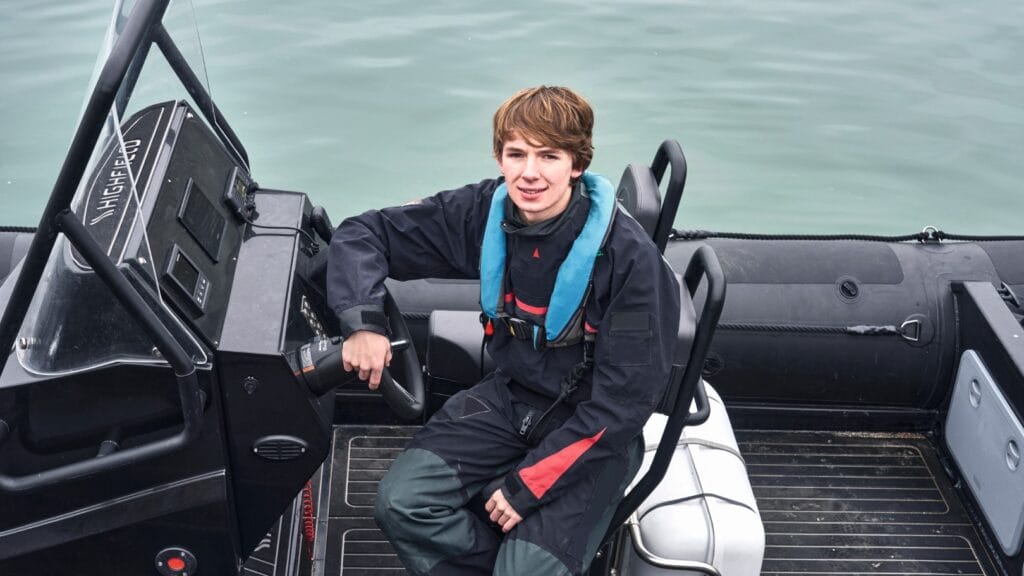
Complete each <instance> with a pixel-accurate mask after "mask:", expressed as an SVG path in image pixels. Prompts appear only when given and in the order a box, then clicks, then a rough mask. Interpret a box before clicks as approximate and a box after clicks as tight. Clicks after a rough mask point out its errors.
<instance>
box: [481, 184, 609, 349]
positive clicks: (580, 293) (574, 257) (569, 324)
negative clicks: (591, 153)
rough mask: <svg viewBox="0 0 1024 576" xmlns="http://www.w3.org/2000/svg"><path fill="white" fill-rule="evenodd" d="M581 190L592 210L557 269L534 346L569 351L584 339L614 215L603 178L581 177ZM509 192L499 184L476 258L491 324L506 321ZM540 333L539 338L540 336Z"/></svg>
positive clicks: (482, 292) (485, 312)
mask: <svg viewBox="0 0 1024 576" xmlns="http://www.w3.org/2000/svg"><path fill="white" fill-rule="evenodd" d="M582 180H583V185H584V187H585V188H586V190H587V194H588V196H589V197H590V211H589V213H588V214H587V220H586V222H585V223H584V225H583V230H581V231H580V233H579V235H578V236H577V237H576V240H575V241H574V242H573V244H572V247H571V248H570V249H569V254H568V255H567V256H566V258H565V260H564V261H563V262H562V265H561V266H560V267H559V269H558V276H557V277H556V278H555V286H554V289H553V290H552V291H551V300H550V301H549V303H548V310H547V313H546V314H545V317H544V326H543V328H542V327H540V326H537V325H533V334H532V337H533V341H534V346H535V347H537V346H538V345H539V344H541V342H540V340H542V339H543V341H544V342H543V344H544V345H546V346H549V347H557V346H569V345H571V344H575V343H577V342H579V341H580V340H581V339H582V338H583V336H584V325H583V324H584V321H583V316H584V309H585V308H586V301H587V296H588V295H589V294H590V286H591V278H592V277H593V273H594V261H595V260H596V258H597V254H598V252H599V251H600V250H601V247H602V246H604V243H605V240H607V238H608V233H609V231H611V225H612V220H613V216H614V214H615V211H616V202H615V189H614V188H612V185H611V182H609V181H608V179H606V178H605V177H604V176H601V175H599V174H595V173H593V172H584V173H583V176H582ZM507 198H508V187H507V186H506V185H505V183H502V184H501V185H500V186H498V188H497V189H496V190H495V191H494V196H493V198H492V199H491V209H490V213H489V214H488V216H487V226H486V228H485V229H484V240H483V246H482V248H481V253H480V307H481V308H482V309H483V312H484V314H485V315H486V316H487V317H488V318H491V319H499V318H507V317H508V314H506V313H505V311H504V307H503V303H504V300H505V293H504V292H505V274H506V270H507V267H506V262H505V258H506V245H505V232H504V231H503V230H502V229H501V222H502V219H503V218H504V214H505V201H506V199H507ZM541 333H543V337H542V336H541Z"/></svg>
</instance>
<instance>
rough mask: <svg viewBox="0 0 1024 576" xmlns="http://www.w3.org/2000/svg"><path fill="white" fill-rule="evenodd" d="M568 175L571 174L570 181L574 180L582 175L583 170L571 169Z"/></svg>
mask: <svg viewBox="0 0 1024 576" xmlns="http://www.w3.org/2000/svg"><path fill="white" fill-rule="evenodd" d="M570 174H572V179H573V180H575V179H577V178H579V177H580V176H582V175H583V170H577V169H576V168H573V169H572V172H571V173H570Z"/></svg>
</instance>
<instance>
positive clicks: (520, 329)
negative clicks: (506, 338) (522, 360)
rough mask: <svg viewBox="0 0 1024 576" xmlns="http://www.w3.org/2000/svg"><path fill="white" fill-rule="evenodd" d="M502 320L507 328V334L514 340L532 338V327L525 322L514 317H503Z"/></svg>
mask: <svg viewBox="0 0 1024 576" xmlns="http://www.w3.org/2000/svg"><path fill="white" fill-rule="evenodd" d="M502 320H503V321H504V322H505V326H506V327H507V328H508V333H509V334H511V335H512V337H513V338H515V339H516V340H529V339H531V338H533V328H532V326H533V325H532V324H531V323H529V322H527V321H526V320H522V319H520V318H516V317H514V316H505V317H504V318H502Z"/></svg>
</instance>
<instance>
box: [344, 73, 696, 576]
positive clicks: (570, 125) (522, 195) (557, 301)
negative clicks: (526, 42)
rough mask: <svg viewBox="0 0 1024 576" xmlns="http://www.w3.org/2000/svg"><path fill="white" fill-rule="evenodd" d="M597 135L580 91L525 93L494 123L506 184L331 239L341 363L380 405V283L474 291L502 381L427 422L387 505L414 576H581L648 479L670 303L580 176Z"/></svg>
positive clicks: (383, 513)
mask: <svg viewBox="0 0 1024 576" xmlns="http://www.w3.org/2000/svg"><path fill="white" fill-rule="evenodd" d="M592 129H593V111H592V110H591V108H590V106H589V104H587V102H586V101H585V100H584V99H583V98H581V97H580V96H579V95H577V94H576V93H574V92H573V91H571V90H568V89H566V88H558V87H545V86H541V87H537V88H531V89H527V90H523V91H520V92H519V93H517V94H515V95H514V96H512V97H511V98H510V99H509V100H508V101H506V102H505V103H504V104H502V105H501V107H500V108H499V109H498V111H497V112H496V113H495V116H494V154H495V157H496V159H497V161H498V167H499V169H500V170H501V173H502V178H499V179H496V180H484V181H482V182H480V183H477V184H471V185H467V186H464V187H462V188H459V189H456V190H450V191H446V192H441V193H439V194H437V195H435V196H432V197H430V198H426V199H423V200H422V201H420V202H418V203H414V204H412V205H407V206H402V207H396V208H386V209H383V210H380V211H370V212H367V213H365V214H362V215H361V216H357V217H355V218H350V219H348V220H346V221H345V222H343V223H342V225H341V226H340V227H339V228H338V230H337V232H336V233H335V234H334V237H333V239H332V241H331V253H330V259H331V263H330V268H329V271H328V299H329V304H330V306H331V308H332V309H333V310H334V311H335V313H337V314H338V317H339V318H340V320H341V323H342V326H343V336H345V338H346V339H345V343H344V346H343V349H342V359H343V362H344V365H345V369H346V370H356V371H358V373H359V377H360V378H362V379H364V380H368V382H369V386H370V388H372V389H375V388H376V387H377V386H378V385H379V383H380V377H381V371H382V370H383V368H384V366H386V365H387V364H388V362H390V359H391V352H390V350H389V344H388V339H387V337H386V336H385V334H386V319H385V318H384V313H383V305H382V301H383V294H384V287H383V283H384V279H385V278H386V277H388V276H390V277H393V278H397V279H400V280H404V279H412V278H424V277H439V278H479V279H480V284H481V307H482V309H483V311H484V316H482V317H484V318H486V319H487V322H486V325H485V332H486V333H488V334H490V336H489V338H490V340H489V342H488V351H489V353H490V355H491V357H492V358H493V359H494V361H495V364H496V366H497V369H496V370H495V371H494V372H493V373H491V374H489V375H487V376H486V377H484V379H483V380H482V381H481V382H480V383H478V384H476V385H475V386H473V387H472V388H470V389H468V390H464V391H462V392H460V393H458V394H456V395H455V396H453V397H452V398H451V399H450V400H449V401H448V402H447V403H446V404H445V405H444V407H443V408H442V409H441V410H440V411H439V412H438V413H437V414H435V415H434V416H433V418H431V420H430V421H429V422H428V423H427V424H426V426H424V427H423V428H422V429H421V430H420V431H419V432H418V433H417V434H416V436H415V438H414V439H413V440H412V442H411V443H410V445H409V447H408V448H407V449H406V450H405V451H404V452H403V453H402V454H401V455H400V456H399V457H398V458H397V459H396V460H395V462H394V464H393V465H392V467H391V469H390V471H389V472H388V473H387V475H386V476H385V477H384V479H383V480H382V481H381V483H380V488H379V491H378V493H377V500H376V509H375V516H376V519H377V523H378V525H379V526H380V528H381V529H382V530H383V531H384V532H385V534H386V535H387V536H388V538H389V539H390V541H391V543H392V544H393V545H394V547H395V549H396V551H397V552H398V555H399V557H400V558H401V560H402V562H403V564H404V565H405V566H406V568H408V569H409V570H410V571H411V572H412V573H414V574H432V575H445V576H451V575H461V574H467V575H469V574H472V575H483V574H492V573H493V574H496V575H502V576H511V575H539V574H543V575H569V574H581V573H583V572H585V571H586V569H587V567H588V566H589V564H590V562H591V560H592V559H593V557H594V554H595V553H596V552H597V547H598V545H599V544H600V538H601V536H602V535H603V534H604V532H605V530H606V529H607V527H608V523H609V522H610V519H611V518H610V517H611V514H612V513H613V512H614V510H615V507H616V505H617V504H618V502H619V501H620V499H621V497H622V494H623V491H624V490H625V488H626V486H627V485H628V483H629V481H630V480H631V479H632V477H633V475H634V474H635V473H636V470H637V469H638V467H639V462H640V458H641V456H642V440H641V438H640V434H641V431H642V428H643V425H644V423H645V422H646V421H647V418H648V417H649V416H650V414H651V413H652V412H653V410H654V407H655V405H656V404H657V402H658V400H659V399H660V398H661V396H662V394H663V392H664V389H665V385H666V383H667V380H668V374H669V370H670V365H671V351H672V349H673V347H674V345H675V337H676V322H677V319H678V318H679V289H678V285H677V283H676V280H675V276H674V275H673V273H672V271H671V269H670V268H669V267H668V265H667V264H666V263H665V262H664V260H663V259H662V258H661V255H660V254H659V253H658V251H657V249H656V248H655V246H654V244H653V243H652V242H651V240H650V239H649V238H648V236H647V234H646V233H645V232H644V230H643V229H642V228H641V226H640V225H639V224H638V223H637V222H636V221H634V220H633V219H632V218H630V217H629V216H628V215H627V214H625V213H624V212H620V211H618V210H617V209H616V206H615V201H614V189H613V188H612V186H611V184H610V183H608V181H607V180H605V179H604V178H602V177H600V176H597V175H594V174H591V173H589V172H585V170H586V168H587V167H588V166H589V164H590V160H591V157H592V154H593V147H592V145H591V138H592V136H591V133H592ZM476 498H479V499H480V500H483V501H484V502H485V504H484V509H483V510H478V509H475V508H474V506H472V505H471V504H470V503H471V501H474V499H476Z"/></svg>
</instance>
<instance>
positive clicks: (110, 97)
mask: <svg viewBox="0 0 1024 576" xmlns="http://www.w3.org/2000/svg"><path fill="white" fill-rule="evenodd" d="M169 2H170V0H148V1H147V0H141V1H140V2H139V3H138V4H137V5H136V7H135V8H134V10H133V12H132V14H131V16H130V17H129V18H128V21H127V23H126V24H125V27H124V30H123V32H122V33H121V35H120V36H119V37H118V39H117V43H116V44H115V45H114V47H113V49H112V50H111V52H110V55H109V56H108V58H107V61H106V63H105V64H104V65H103V69H102V70H101V72H100V74H99V76H98V78H97V81H96V86H95V87H94V89H93V92H92V94H91V95H90V97H89V101H88V103H87V105H86V108H85V111H84V113H83V114H82V119H81V121H80V122H79V124H78V129H77V130H76V132H75V136H74V138H73V139H72V142H71V147H70V149H69V150H68V153H67V156H66V157H65V158H64V164H63V166H62V167H61V171H60V174H59V176H58V177H57V182H56V183H55V184H54V187H53V191H52V192H51V193H50V198H49V200H48V201H47V204H46V207H45V208H44V209H43V215H42V216H41V217H40V219H39V226H38V227H37V229H36V233H35V237H33V239H32V243H31V245H30V246H29V249H28V252H27V254H26V255H25V258H24V260H23V264H22V269H21V273H20V274H19V276H18V278H17V280H16V281H15V283H14V287H13V289H12V292H11V297H10V300H9V302H8V305H7V307H6V308H5V309H4V313H3V317H2V319H0V350H5V351H8V352H10V351H11V350H12V346H13V344H14V340H15V338H16V337H17V333H18V330H19V329H20V328H21V325H22V322H24V319H25V315H26V313H27V312H28V308H29V305H30V304H31V301H32V297H33V295H34V294H35V290H36V286H37V285H38V283H39V280H40V278H41V277H42V274H43V270H44V268H45V266H46V262H47V260H48V258H49V256H50V253H51V252H52V251H53V247H54V245H55V243H56V241H57V235H58V234H59V233H63V234H64V235H65V236H66V237H67V239H68V241H69V242H70V243H71V245H72V246H74V247H75V248H77V249H78V251H79V253H81V254H82V256H83V257H84V258H85V259H86V261H87V262H88V264H89V265H90V266H92V268H93V270H94V271H95V272H96V274H97V275H98V276H99V277H100V278H101V280H102V281H103V282H104V283H105V284H106V285H107V286H108V287H109V288H110V290H111V292H112V293H113V294H114V296H115V297H116V298H117V300H118V301H119V302H120V303H121V304H122V305H123V306H125V308H127V309H128V310H129V311H130V312H131V313H132V317H133V318H135V319H136V320H137V321H138V322H139V325H140V326H141V327H142V329H143V330H144V331H145V332H146V334H147V335H148V336H149V337H150V338H152V339H153V342H154V344H155V345H156V347H157V350H159V351H160V353H161V354H162V355H163V357H164V358H165V359H166V360H167V361H168V362H169V363H170V365H171V367H172V368H173V369H174V372H175V375H176V376H177V380H178V392H179V396H180V401H181V409H182V417H183V420H184V426H183V428H182V430H181V431H180V432H179V433H177V434H176V435H174V436H172V437H170V438H166V439H163V440H158V441H154V442H149V443H147V444H143V445H140V446H136V447H133V448H130V449H126V450H123V451H120V452H116V453H114V454H109V455H106V456H103V457H98V458H93V459H91V460H85V461H80V462H75V463H72V464H67V465H63V466H59V467H57V468H53V469H50V470H46V471H43V472H38V473H34V474H30V475H25V476H8V475H5V474H0V493H23V492H28V491H31V490H35V489H38V488H41V487H43V486H48V485H52V484H56V483H60V482H65V481H68V480H72V479H75V478H78V477H81V476H85V475H89V474H95V473H98V472H101V471H106V470H111V469H114V468H118V467H121V466H124V465H127V464H130V463H133V462H139V461H141V460H145V459H149V458H153V457H155V456H158V455H161V454H166V453H169V452H172V451H175V450H178V449H180V448H181V447H183V446H184V445H186V444H188V443H190V442H192V441H193V440H195V439H196V438H197V437H198V436H199V432H200V426H201V418H202V410H203V401H202V393H201V391H200V389H199V383H198V378H197V377H196V367H195V364H194V362H193V360H192V359H191V358H190V357H189V356H188V354H187V353H186V352H185V351H184V349H183V347H182V346H181V344H180V343H179V342H178V341H177V340H176V339H175V337H174V335H173V332H171V331H169V330H168V328H167V327H166V326H165V325H164V324H163V323H162V322H161V321H160V319H159V316H158V315H157V314H156V313H154V311H153V310H152V309H151V308H150V307H149V306H148V305H147V304H146V302H145V300H144V298H143V297H142V296H141V295H140V294H139V292H138V291H137V290H136V288H135V287H133V286H132V285H131V284H130V283H129V282H128V281H127V279H126V278H125V276H124V275H123V274H122V272H121V271H120V270H118V268H117V267H116V266H115V265H114V264H113V263H112V262H111V261H110V260H109V259H108V258H107V255H106V254H105V253H104V251H103V249H102V248H101V247H100V246H99V244H97V243H96V241H95V240H94V239H93V238H92V236H91V235H90V234H89V232H88V231H87V230H86V229H85V227H84V226H83V225H82V223H81V222H79V220H78V218H77V217H76V216H75V214H74V213H72V212H71V202H72V200H73V198H74V195H75V191H76V190H77V189H78V186H79V184H80V183H81V180H82V177H83V176H84V174H85V170H86V168H87V167H88V164H89V159H90V157H91V156H92V152H93V150H94V149H95V147H96V144H97V142H98V140H99V138H100V135H101V134H102V132H103V126H104V124H105V122H106V120H107V117H108V115H109V113H110V110H111V108H112V107H113V106H115V105H117V106H119V107H123V106H125V105H126V104H127V101H128V98H129V96H130V93H131V91H132V89H133V87H134V83H135V81H136V79H137V77H138V74H139V72H140V71H141V69H142V65H143V61H144V60H145V58H146V56H147V55H148V53H149V49H150V47H151V46H152V44H153V43H156V44H157V45H158V46H159V47H160V49H161V51H162V52H163V54H164V56H165V57H166V58H167V60H168V62H169V64H170V65H171V67H172V68H173V69H174V71H175V73H176V74H177V75H178V78H179V80H181V82H182V84H183V85H184V86H185V88H186V89H187V90H188V92H189V94H190V95H191V96H192V97H193V98H194V99H195V101H196V102H197V104H198V105H199V108H200V110H201V111H202V112H203V115H204V116H205V117H206V120H207V122H208V123H209V124H210V125H211V126H213V127H214V129H215V130H216V132H217V134H218V136H219V137H220V138H221V139H222V140H223V141H224V142H225V143H227V144H229V145H227V146H225V148H226V149H227V150H228V152H229V153H230V154H231V155H232V156H233V157H234V158H235V159H236V160H238V161H240V162H241V163H243V164H247V163H248V156H247V154H246V152H245V149H244V148H243V147H242V145H241V143H240V142H239V141H238V138H237V136H236V135H235V133H234V131H232V130H231V127H230V126H228V124H227V122H226V121H225V120H224V118H223V116H222V115H221V113H220V110H219V109H217V107H216V105H214V103H213V101H212V99H211V98H210V96H209V94H208V93H207V92H206V90H205V89H204V88H203V86H202V83H201V82H200V81H199V78H198V77H197V76H196V75H195V73H194V72H193V71H192V69H191V68H190V67H189V65H188V63H187V62H186V61H185V59H184V57H183V56H182V55H181V52H179V51H178V49H177V47H176V46H175V45H174V42H173V41H172V40H171V38H170V36H169V35H168V34H167V31H166V30H165V29H164V27H163V25H162V24H161V20H162V18H163V15H164V13H165V12H166V10H167V6H168V4H169ZM3 368H4V364H3V363H0V376H2V374H3Z"/></svg>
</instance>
